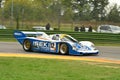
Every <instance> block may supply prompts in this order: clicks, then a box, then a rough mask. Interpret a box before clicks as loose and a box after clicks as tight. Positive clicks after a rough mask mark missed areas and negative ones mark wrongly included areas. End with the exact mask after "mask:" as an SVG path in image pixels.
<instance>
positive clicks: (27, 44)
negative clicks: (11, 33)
mask: <svg viewBox="0 0 120 80" xmlns="http://www.w3.org/2000/svg"><path fill="white" fill-rule="evenodd" d="M23 49H24V50H25V51H31V42H30V41H29V40H24V42H23Z"/></svg>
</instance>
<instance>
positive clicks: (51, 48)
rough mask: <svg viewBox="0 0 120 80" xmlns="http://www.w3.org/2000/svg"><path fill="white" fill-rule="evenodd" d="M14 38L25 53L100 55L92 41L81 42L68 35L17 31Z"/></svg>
mask: <svg viewBox="0 0 120 80" xmlns="http://www.w3.org/2000/svg"><path fill="white" fill-rule="evenodd" d="M14 37H15V38H16V39H17V40H18V42H19V43H20V44H21V45H22V46H23V49H24V50H25V51H35V52H47V53H56V54H59V53H60V54H71V55H83V54H98V53H99V50H97V49H96V48H95V46H94V44H93V43H92V42H90V41H80V42H78V41H77V40H76V39H74V38H73V37H71V36H70V35H67V34H52V35H47V34H46V33H44V32H28V31H15V32H14Z"/></svg>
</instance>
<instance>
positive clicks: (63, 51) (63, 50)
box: [60, 43, 68, 55]
mask: <svg viewBox="0 0 120 80" xmlns="http://www.w3.org/2000/svg"><path fill="white" fill-rule="evenodd" d="M60 54H63V55H65V54H68V46H67V44H65V43H62V44H61V45H60Z"/></svg>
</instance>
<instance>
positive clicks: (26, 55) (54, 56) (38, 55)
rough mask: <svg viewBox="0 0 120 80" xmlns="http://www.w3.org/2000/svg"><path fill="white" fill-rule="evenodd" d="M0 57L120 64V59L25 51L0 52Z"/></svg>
mask: <svg viewBox="0 0 120 80" xmlns="http://www.w3.org/2000/svg"><path fill="white" fill-rule="evenodd" d="M0 57H23V58H44V59H61V60H81V61H92V62H102V63H114V64H120V60H110V59H104V58H93V57H91V58H88V57H79V56H62V55H47V54H45V55H44V54H25V53H21V54H18V53H0Z"/></svg>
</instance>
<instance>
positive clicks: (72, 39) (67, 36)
mask: <svg viewBox="0 0 120 80" xmlns="http://www.w3.org/2000/svg"><path fill="white" fill-rule="evenodd" d="M61 40H62V41H70V42H78V41H77V40H76V39H74V38H73V37H71V36H70V35H66V36H64V37H63V38H62V39H61Z"/></svg>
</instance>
